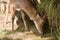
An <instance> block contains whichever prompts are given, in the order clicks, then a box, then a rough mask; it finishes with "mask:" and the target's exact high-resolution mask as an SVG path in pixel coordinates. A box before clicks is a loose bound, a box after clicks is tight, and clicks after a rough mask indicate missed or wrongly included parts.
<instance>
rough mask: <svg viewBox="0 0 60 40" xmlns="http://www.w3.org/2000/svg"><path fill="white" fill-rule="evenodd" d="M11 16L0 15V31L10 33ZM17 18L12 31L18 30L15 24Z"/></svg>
mask: <svg viewBox="0 0 60 40" xmlns="http://www.w3.org/2000/svg"><path fill="white" fill-rule="evenodd" d="M11 18H12V16H11V15H10V14H9V13H7V14H6V13H0V30H8V31H12V20H11ZM16 21H17V18H16V17H15V20H14V30H16V29H17V28H18V26H17V24H16Z"/></svg>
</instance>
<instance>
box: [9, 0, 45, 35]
mask: <svg viewBox="0 0 60 40" xmlns="http://www.w3.org/2000/svg"><path fill="white" fill-rule="evenodd" d="M10 4H11V5H12V6H11V8H10V11H11V15H12V28H13V26H14V10H15V9H19V11H21V12H22V13H23V12H25V13H26V14H27V15H28V16H29V18H30V20H32V21H33V22H34V24H35V26H36V29H37V30H38V32H39V33H40V34H43V29H42V27H43V23H44V19H45V16H43V17H42V16H40V15H39V14H38V12H37V10H36V7H35V6H34V5H33V4H32V3H31V0H10ZM25 29H27V27H26V28H25Z"/></svg>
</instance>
